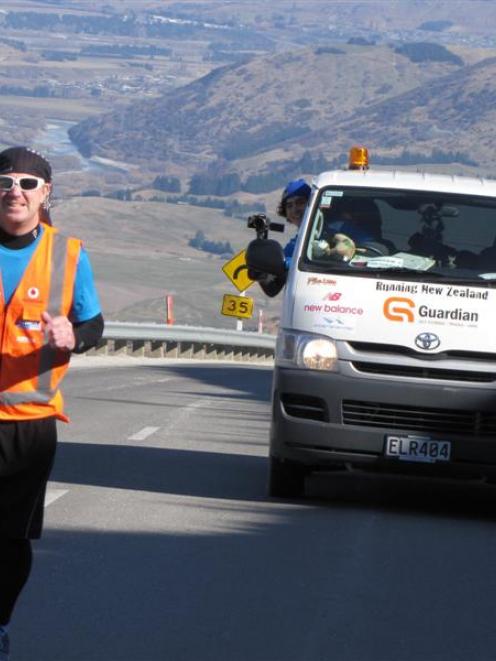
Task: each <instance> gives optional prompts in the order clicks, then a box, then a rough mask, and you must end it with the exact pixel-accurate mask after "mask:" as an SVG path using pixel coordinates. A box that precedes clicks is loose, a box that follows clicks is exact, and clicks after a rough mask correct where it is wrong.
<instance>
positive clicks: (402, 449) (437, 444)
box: [385, 436, 451, 464]
mask: <svg viewBox="0 0 496 661" xmlns="http://www.w3.org/2000/svg"><path fill="white" fill-rule="evenodd" d="M385 455H386V456H387V457H395V458H397V459H400V460H401V461H420V462H423V463H427V464H434V463H435V462H436V461H449V460H450V456H451V443H450V441H433V440H432V439H430V438H426V437H425V436H386V450H385Z"/></svg>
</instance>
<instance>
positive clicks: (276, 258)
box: [246, 239, 286, 280]
mask: <svg viewBox="0 0 496 661" xmlns="http://www.w3.org/2000/svg"><path fill="white" fill-rule="evenodd" d="M246 264H247V266H248V277H249V278H251V279H252V280H260V276H261V275H275V276H278V277H281V276H284V277H285V276H286V265H285V260H284V251H283V249H282V246H281V244H280V243H279V242H278V241H274V240H273V239H254V240H253V241H250V243H249V244H248V247H247V248H246ZM254 276H255V277H254Z"/></svg>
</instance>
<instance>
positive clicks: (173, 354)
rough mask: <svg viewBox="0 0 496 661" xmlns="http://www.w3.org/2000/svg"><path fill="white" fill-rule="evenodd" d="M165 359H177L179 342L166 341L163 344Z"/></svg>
mask: <svg viewBox="0 0 496 661" xmlns="http://www.w3.org/2000/svg"><path fill="white" fill-rule="evenodd" d="M163 347H164V357H165V358H178V357H179V342H171V341H167V342H164V344H163Z"/></svg>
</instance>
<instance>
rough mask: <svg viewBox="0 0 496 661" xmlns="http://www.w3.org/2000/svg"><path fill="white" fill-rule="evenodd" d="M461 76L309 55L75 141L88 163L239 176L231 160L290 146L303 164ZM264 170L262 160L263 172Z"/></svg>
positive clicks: (258, 65) (86, 130) (377, 51)
mask: <svg viewBox="0 0 496 661" xmlns="http://www.w3.org/2000/svg"><path fill="white" fill-rule="evenodd" d="M453 68H458V67H456V66H454V65H453V64H449V63H423V64H421V65H419V64H416V63H413V62H411V61H410V60H409V59H408V58H407V57H405V56H403V55H399V54H397V53H394V52H393V50H392V49H391V48H390V47H388V46H369V47H363V46H349V45H347V46H343V45H340V46H339V48H316V49H308V48H305V49H300V50H298V51H296V52H293V53H283V54H276V55H267V56H262V57H256V58H254V59H252V60H251V61H250V62H248V63H246V64H243V65H235V66H226V67H222V68H220V69H216V70H215V71H213V72H212V73H211V74H209V75H207V76H205V77H203V78H201V79H199V80H197V81H195V82H193V83H191V84H190V85H188V86H186V87H183V88H181V89H178V90H175V91H174V92H171V93H169V94H167V95H165V96H162V97H160V98H158V99H153V100H148V101H142V102H138V103H135V104H132V105H130V106H129V107H128V108H127V109H125V110H123V111H121V112H116V113H111V114H108V115H105V116H103V117H99V118H90V119H88V120H86V121H85V122H82V123H81V124H79V125H78V126H77V127H74V129H73V130H72V133H71V136H72V138H73V139H74V140H75V142H76V143H77V144H78V145H79V147H80V148H81V149H82V150H83V151H84V152H85V153H86V154H97V155H100V156H105V157H110V158H115V159H117V160H124V161H131V162H141V163H143V164H145V163H146V164H147V165H148V166H150V167H151V166H153V165H156V164H157V163H162V167H163V163H164V162H166V163H168V164H169V165H170V164H175V165H176V166H181V165H182V166H185V167H187V168H188V169H189V170H190V171H191V169H192V168H194V169H196V170H198V169H199V168H201V167H202V166H203V167H205V166H206V165H207V164H208V163H211V162H213V161H217V163H219V161H221V162H222V163H224V166H225V167H230V168H231V169H235V167H234V166H235V163H231V164H229V163H226V161H229V160H231V161H237V162H238V168H239V169H243V170H245V171H246V167H249V165H248V163H247V161H245V162H242V161H240V159H242V158H245V157H250V156H252V155H253V154H257V153H262V152H264V153H267V154H268V153H270V151H271V150H272V149H274V148H280V147H281V146H285V147H284V148H285V150H286V151H287V154H286V157H288V156H289V157H291V156H294V155H296V154H298V152H301V151H302V149H303V148H304V147H305V141H306V139H307V138H308V137H309V136H312V134H315V133H318V132H320V131H324V130H325V129H329V128H331V129H332V127H333V126H336V125H337V124H338V123H339V122H343V121H344V120H345V118H347V117H349V116H350V114H352V113H353V112H354V111H356V109H357V108H358V107H359V108H361V109H363V108H367V107H368V106H371V105H374V104H377V103H378V102H380V101H383V100H385V99H390V98H392V97H395V96H397V95H399V94H403V93H404V92H406V91H408V90H412V89H413V88H416V87H417V86H419V85H422V84H424V83H425V82H427V81H429V80H431V79H432V78H436V77H439V76H443V75H446V73H447V72H450V71H452V70H453ZM333 142H334V141H332V142H331V143H330V144H331V146H330V151H333V150H334V144H333ZM334 155H335V154H334ZM267 158H268V157H267ZM267 158H266V159H265V160H267ZM270 158H271V160H272V156H271V157H270ZM279 158H280V156H279ZM275 160H278V159H277V157H276V159H275ZM259 167H260V161H258V162H257V164H256V166H255V167H254V171H256V170H257V169H258V168H259Z"/></svg>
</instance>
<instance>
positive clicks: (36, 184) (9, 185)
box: [0, 174, 46, 192]
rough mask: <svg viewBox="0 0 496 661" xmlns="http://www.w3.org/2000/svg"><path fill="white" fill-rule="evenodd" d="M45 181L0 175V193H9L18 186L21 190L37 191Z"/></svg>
mask: <svg viewBox="0 0 496 661" xmlns="http://www.w3.org/2000/svg"><path fill="white" fill-rule="evenodd" d="M45 183H46V181H45V180H44V179H42V178H41V177H11V176H10V175H7V174H0V191H2V192H5V191H10V190H12V189H13V188H14V186H19V188H20V189H21V190H24V191H27V190H38V188H41V187H42V186H43V184H45Z"/></svg>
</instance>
